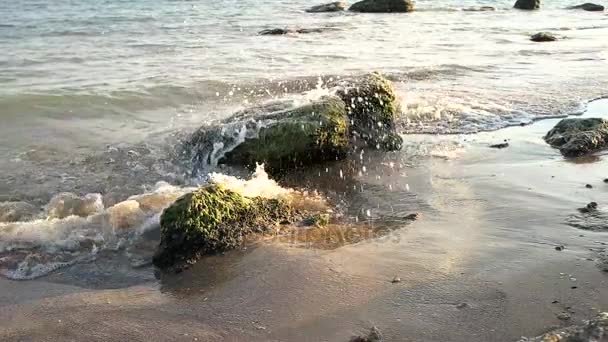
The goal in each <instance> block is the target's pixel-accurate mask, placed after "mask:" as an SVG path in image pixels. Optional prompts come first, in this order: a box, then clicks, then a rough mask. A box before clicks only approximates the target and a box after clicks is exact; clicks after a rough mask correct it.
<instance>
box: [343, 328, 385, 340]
mask: <svg viewBox="0 0 608 342" xmlns="http://www.w3.org/2000/svg"><path fill="white" fill-rule="evenodd" d="M382 341H383V340H382V333H381V332H380V329H378V328H377V327H372V328H371V330H370V332H369V334H368V335H367V336H356V337H353V338H351V339H350V342H382Z"/></svg>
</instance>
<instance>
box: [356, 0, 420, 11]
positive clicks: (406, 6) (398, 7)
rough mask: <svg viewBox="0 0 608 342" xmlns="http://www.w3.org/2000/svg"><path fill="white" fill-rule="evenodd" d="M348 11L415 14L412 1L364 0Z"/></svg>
mask: <svg viewBox="0 0 608 342" xmlns="http://www.w3.org/2000/svg"><path fill="white" fill-rule="evenodd" d="M348 10H349V11H352V12H362V13H393V12H413V11H414V2H413V1H411V0H363V1H359V2H357V3H354V4H353V5H352V6H350V8H349V9H348Z"/></svg>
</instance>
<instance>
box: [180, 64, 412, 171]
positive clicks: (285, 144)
mask: <svg viewBox="0 0 608 342" xmlns="http://www.w3.org/2000/svg"><path fill="white" fill-rule="evenodd" d="M327 86H328V87H329V88H330V89H329V90H330V93H335V95H332V96H324V97H322V98H320V99H318V100H314V101H312V102H311V103H309V104H306V105H303V106H300V107H297V108H293V106H291V105H290V103H291V102H290V101H287V102H289V103H286V102H284V101H283V102H281V101H279V102H272V103H269V104H264V105H261V106H256V107H251V108H248V109H246V110H243V111H241V112H237V113H236V114H235V115H233V116H232V117H230V118H228V119H226V120H224V121H222V122H220V123H219V124H217V125H212V126H204V127H202V128H200V129H199V130H198V131H196V132H195V133H194V134H193V135H192V136H191V137H190V138H189V139H187V141H186V142H185V143H184V144H183V145H182V146H181V147H180V148H181V150H179V151H177V152H178V154H179V155H180V158H183V159H185V160H190V161H191V162H192V163H193V170H194V171H193V172H194V173H197V172H198V171H196V170H199V171H200V170H203V171H204V170H206V169H207V168H206V166H209V165H211V166H213V165H216V164H228V165H242V166H248V167H250V168H253V167H255V165H256V163H264V164H265V166H266V170H267V171H269V172H270V173H273V174H277V173H279V172H282V171H284V170H287V169H291V168H294V167H301V166H307V165H312V164H315V163H319V162H325V161H334V160H339V159H343V158H345V157H346V156H347V155H348V153H349V152H350V151H351V150H352V149H353V148H354V147H356V146H357V143H358V142H364V143H366V144H367V145H368V146H369V147H372V148H377V149H383V150H396V149H399V148H401V144H402V139H401V137H400V136H399V134H397V129H396V128H397V127H396V120H397V118H398V116H399V113H400V106H399V102H398V99H397V97H396V95H395V92H394V90H393V87H392V84H391V83H390V81H388V80H387V79H385V78H384V77H382V76H381V75H380V74H376V73H374V74H370V75H366V76H361V77H355V78H350V79H343V80H340V81H333V82H331V83H330V84H327Z"/></svg>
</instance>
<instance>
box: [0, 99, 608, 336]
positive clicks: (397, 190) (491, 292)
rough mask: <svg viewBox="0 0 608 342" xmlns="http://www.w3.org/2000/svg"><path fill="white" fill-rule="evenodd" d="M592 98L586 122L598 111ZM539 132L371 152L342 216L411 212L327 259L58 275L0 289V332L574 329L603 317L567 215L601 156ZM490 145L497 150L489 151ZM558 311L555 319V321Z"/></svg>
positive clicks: (409, 138) (606, 298)
mask: <svg viewBox="0 0 608 342" xmlns="http://www.w3.org/2000/svg"><path fill="white" fill-rule="evenodd" d="M605 102H607V101H598V102H596V103H593V105H592V106H590V107H589V108H588V109H587V113H586V114H584V115H602V114H603V115H604V116H605V115H607V114H608V111H607V109H608V104H606V103H605ZM554 121H555V122H556V121H557V120H554ZM553 123H554V122H553V121H551V120H544V121H541V122H536V123H534V124H532V125H528V126H524V127H511V128H507V129H503V130H499V131H494V132H484V133H478V134H476V135H463V136H460V137H459V136H451V135H442V136H431V137H430V136H427V135H406V136H405V137H406V143H407V144H406V147H405V149H404V152H401V153H391V154H387V155H384V156H375V157H374V156H370V158H372V159H370V160H369V161H368V162H369V163H370V164H369V167H370V170H369V172H366V173H364V174H363V175H360V176H353V179H350V180H349V182H354V184H359V185H361V186H364V187H365V189H366V190H365V191H364V192H361V193H358V194H357V193H355V194H354V195H353V196H352V197H349V198H346V199H345V200H347V201H350V202H349V205H350V206H351V207H352V211H354V212H356V211H357V210H358V208H359V207H361V208H366V207H370V206H371V205H374V204H377V205H378V208H377V209H373V210H379V211H380V213H379V214H380V215H381V214H382V211H385V212H386V211H387V210H389V209H388V207H387V203H390V207H391V208H390V210H392V211H394V212H397V213H400V212H412V211H413V210H417V211H420V212H421V213H422V215H423V218H422V219H421V220H419V221H416V222H414V223H413V224H411V225H408V226H407V227H405V228H402V229H398V230H395V231H392V232H391V233H390V234H389V235H388V236H387V238H380V239H372V240H366V241H364V242H360V243H357V244H352V245H345V246H342V247H339V248H336V249H331V250H319V249H304V248H296V247H291V246H290V245H288V244H285V243H281V242H275V241H270V242H268V241H265V242H264V241H263V242H260V243H257V244H255V245H254V246H249V247H248V248H247V249H246V250H244V251H234V252H229V253H226V254H225V255H220V256H213V257H209V258H206V259H204V260H202V261H201V262H199V263H198V264H197V265H195V266H194V267H193V268H192V269H190V270H188V271H185V272H183V273H181V274H179V275H176V276H174V277H169V278H165V279H161V280H160V281H142V282H141V283H140V284H139V285H134V286H126V287H124V286H123V287H120V286H119V288H117V289H103V287H104V286H103V284H102V286H101V287H99V286H98V287H95V281H94V279H93V280H91V282H90V284H88V285H87V284H84V285H83V286H84V287H79V286H73V285H69V281H70V276H69V275H70V271H69V270H62V271H59V272H57V273H54V274H52V275H50V276H46V277H43V278H41V279H38V280H33V281H26V282H15V281H9V280H5V279H1V280H0V293H1V294H2V295H1V296H0V319H1V320H2V321H3V322H4V323H3V325H2V327H0V338H1V339H3V340H7V341H11V340H20V339H23V338H26V339H28V338H29V339H32V340H37V341H39V340H40V341H44V340H48V341H51V340H52V341H56V340H70V339H84V338H88V339H90V340H104V341H108V340H109V341H122V340H125V339H128V340H133V341H138V340H141V341H150V340H153V341H155V340H157V341H163V340H177V341H182V340H183V341H193V340H197V341H217V340H218V339H221V340H224V341H242V340H248V341H285V340H288V341H309V340H323V341H347V340H348V339H349V338H350V337H351V336H352V335H361V334H365V333H366V332H367V331H369V328H370V327H371V326H377V327H378V328H379V329H380V330H381V331H382V334H383V335H384V337H385V339H386V340H387V341H437V342H439V341H480V342H481V341H516V340H518V339H519V338H520V337H521V336H530V337H531V336H537V335H540V334H542V333H543V332H545V331H548V330H551V329H552V328H555V327H559V326H567V325H571V324H576V323H579V322H580V321H582V320H583V319H588V318H591V317H593V316H595V314H596V312H597V311H602V310H603V311H606V310H607V308H608V286H606V285H607V284H608V275H607V274H605V273H602V271H600V270H599V269H598V268H597V266H596V265H595V262H594V261H593V260H588V259H593V258H594V253H595V251H599V250H601V249H604V250H605V248H606V246H605V245H603V244H602V243H608V233H607V232H591V231H584V230H580V229H576V228H572V227H570V226H567V225H566V224H565V219H566V218H567V216H568V215H569V214H571V213H575V212H576V208H577V207H579V206H581V205H584V204H585V203H587V202H588V201H590V200H595V201H597V202H598V203H599V204H600V206H602V205H605V204H606V203H608V192H606V191H605V189H604V188H603V187H608V185H606V184H603V178H606V176H607V175H608V164H607V163H608V161H606V160H605V158H606V157H605V153H600V154H599V157H598V158H599V160H596V161H594V162H591V163H586V164H577V163H571V162H569V161H566V160H564V159H563V157H561V155H560V154H559V152H558V151H557V150H555V149H552V148H551V147H549V146H548V145H546V144H545V143H544V142H543V141H542V135H543V134H544V133H546V131H547V130H548V128H547V127H549V128H550V127H551V126H552V125H553ZM429 137H430V138H429ZM504 139H510V140H509V143H510V146H509V147H508V148H506V149H501V150H495V149H491V148H489V147H488V145H490V144H492V143H496V142H501V141H503V140H504ZM429 140H430V141H429ZM425 142H426V143H429V148H433V149H436V151H431V153H429V154H428V155H430V156H428V155H427V156H426V157H415V155H414V158H412V155H410V154H408V151H409V149H408V145H409V146H415V147H416V148H421V145H423V144H424V143H425ZM422 148H424V147H422ZM373 158H376V159H373ZM389 162H396V163H399V162H401V163H402V164H403V167H402V168H397V169H392V168H389V167H388V166H387V165H388V164H389ZM339 165H340V164H339V163H337V164H335V167H333V168H332V169H331V172H330V176H331V174H333V173H337V172H338V170H339ZM552 176H554V177H552ZM333 177H336V175H333ZM311 179H312V177H311ZM332 179H333V178H332ZM313 180H314V179H313ZM585 183H592V184H593V185H594V188H593V189H586V188H585V187H584V185H585ZM349 184H350V183H349ZM388 185H391V190H390V191H389V189H388V188H387V186H388ZM335 186H336V189H339V188H341V187H342V185H340V184H337V185H335ZM344 186H346V184H345V185H344ZM406 189H409V190H406ZM372 208H373V207H372ZM561 245H563V246H565V249H564V250H562V251H557V250H555V246H561ZM590 249H592V250H593V251H590ZM100 263H102V264H103V261H100ZM116 265H118V266H116ZM116 265H114V266H112V267H119V266H120V262H117V264H116ZM98 267H101V266H98ZM112 267H110V266H108V269H105V270H104V269H103V268H101V269H100V271H99V272H101V273H99V274H97V276H99V275H100V274H103V272H111V271H112V270H113V268H112ZM85 268H86V267H83V269H85ZM122 272H123V273H120V274H122V276H124V275H125V274H126V275H129V274H131V273H130V271H124V270H122ZM125 272H126V273H125ZM140 272H143V273H147V272H151V270H147V269H144V270H142V271H140ZM62 273H65V274H63V275H62ZM91 274H93V275H95V273H94V272H92V273H91ZM62 277H63V279H64V280H62ZM394 277H399V278H400V279H401V282H399V283H396V284H395V283H392V282H391V280H392V279H393V278H394ZM100 279H102V278H100ZM109 279H112V277H110V278H109ZM573 279H574V280H573ZM107 285H108V284H106V286H107ZM573 287H576V288H573ZM563 312H567V313H568V314H569V317H570V318H569V319H568V320H565V321H564V320H560V319H559V318H558V315H559V314H561V313H563ZM82 327H86V329H82Z"/></svg>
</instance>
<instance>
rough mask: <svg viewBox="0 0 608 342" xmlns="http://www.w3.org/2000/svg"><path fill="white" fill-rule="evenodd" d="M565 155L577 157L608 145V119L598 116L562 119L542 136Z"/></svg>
mask: <svg viewBox="0 0 608 342" xmlns="http://www.w3.org/2000/svg"><path fill="white" fill-rule="evenodd" d="M544 139H545V141H546V142H547V143H548V144H549V145H551V146H553V147H555V148H559V150H560V152H561V153H562V154H563V155H564V156H566V157H578V156H582V155H585V154H589V153H592V152H596V151H599V150H602V149H604V148H606V147H608V121H607V120H605V119H600V118H587V119H563V120H562V121H560V122H559V123H558V124H557V125H555V127H553V129H551V130H550V131H549V133H547V135H545V137H544Z"/></svg>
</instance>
